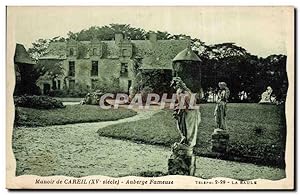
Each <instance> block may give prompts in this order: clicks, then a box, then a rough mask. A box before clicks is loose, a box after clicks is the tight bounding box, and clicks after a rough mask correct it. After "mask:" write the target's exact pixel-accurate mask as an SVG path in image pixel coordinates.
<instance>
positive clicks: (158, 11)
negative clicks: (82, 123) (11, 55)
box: [7, 6, 293, 57]
mask: <svg viewBox="0 0 300 195" xmlns="http://www.w3.org/2000/svg"><path fill="white" fill-rule="evenodd" d="M292 13H293V8H287V7H195V6H194V7H192V6H190V7H79V6H78V7H8V9H7V26H8V33H11V35H12V36H9V37H12V39H14V40H11V41H13V42H16V43H21V44H24V45H25V47H26V48H27V49H28V48H29V47H30V46H31V43H32V42H34V41H35V40H37V39H39V38H53V37H56V36H63V37H66V35H67V33H68V32H69V31H72V32H78V31H80V30H82V29H87V28H89V27H90V26H103V25H108V24H111V23H119V24H130V25H131V26H133V27H140V28H143V29H145V30H154V31H156V30H160V31H167V32H169V33H171V34H186V35H190V36H191V37H192V38H199V39H200V40H202V41H204V42H205V43H206V44H216V43H224V42H234V43H236V44H237V45H239V46H242V47H244V48H245V49H246V50H247V51H248V52H250V53H252V54H254V55H258V56H260V57H266V56H268V55H271V54H286V53H287V51H286V43H287V40H288V38H289V37H291V36H292V24H293V23H292V22H293V21H292Z"/></svg>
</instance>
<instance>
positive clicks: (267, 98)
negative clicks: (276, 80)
mask: <svg viewBox="0 0 300 195" xmlns="http://www.w3.org/2000/svg"><path fill="white" fill-rule="evenodd" d="M272 92H273V89H272V88H271V87H270V86H268V87H267V90H266V91H265V92H263V93H262V94H261V100H260V101H259V104H266V103H267V104H268V103H272V102H271V94H272Z"/></svg>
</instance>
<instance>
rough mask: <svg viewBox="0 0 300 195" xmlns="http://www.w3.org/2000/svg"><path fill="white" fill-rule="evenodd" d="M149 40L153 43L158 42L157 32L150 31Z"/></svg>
mask: <svg viewBox="0 0 300 195" xmlns="http://www.w3.org/2000/svg"><path fill="white" fill-rule="evenodd" d="M149 41H150V42H151V43H156V41H157V35H156V33H155V32H150V33H149Z"/></svg>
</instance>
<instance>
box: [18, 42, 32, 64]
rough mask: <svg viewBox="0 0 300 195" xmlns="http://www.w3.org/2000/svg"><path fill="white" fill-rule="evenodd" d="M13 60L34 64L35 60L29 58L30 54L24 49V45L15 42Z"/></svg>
mask: <svg viewBox="0 0 300 195" xmlns="http://www.w3.org/2000/svg"><path fill="white" fill-rule="evenodd" d="M14 62H15V63H20V64H35V62H34V61H33V60H32V59H31V57H30V55H29V54H28V52H27V51H26V49H25V47H24V45H22V44H19V43H17V44H16V50H15V56H14Z"/></svg>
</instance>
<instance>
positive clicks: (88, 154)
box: [13, 110, 285, 179]
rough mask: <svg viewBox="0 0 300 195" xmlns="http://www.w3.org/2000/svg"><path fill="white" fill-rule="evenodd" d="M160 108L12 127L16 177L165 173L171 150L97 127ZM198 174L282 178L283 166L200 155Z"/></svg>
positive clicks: (125, 120) (132, 118)
mask: <svg viewBox="0 0 300 195" xmlns="http://www.w3.org/2000/svg"><path fill="white" fill-rule="evenodd" d="M157 112H159V111H158V110H152V111H147V112H139V113H138V114H137V115H136V116H133V117H130V118H126V119H121V120H117V121H108V122H96V123H81V124H70V125H57V126H48V127H38V128H24V127H20V128H16V129H14V141H13V150H14V154H15V157H16V159H17V175H24V174H32V175H41V176H49V175H65V176H74V177H81V176H87V175H106V176H113V177H117V176H126V175H140V174H141V173H142V172H163V173H166V172H167V159H168V157H169V156H170V154H171V153H170V149H169V148H166V147H161V146H154V145H146V144H137V143H133V142H130V141H124V140H117V139H112V138H107V137H100V136H99V135H98V134H97V133H96V132H97V130H98V129H99V128H102V127H105V126H108V125H113V124H116V123H124V122H130V121H136V120H140V119H147V118H149V117H151V116H152V115H153V114H155V113H157ZM197 168H198V169H197V171H196V176H198V177H202V178H212V177H229V178H234V179H257V178H265V179H281V178H284V177H285V172H284V170H282V169H277V168H271V167H266V166H257V165H253V164H247V163H238V162H231V161H224V160H216V159H210V158H202V157H197Z"/></svg>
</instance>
